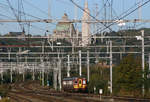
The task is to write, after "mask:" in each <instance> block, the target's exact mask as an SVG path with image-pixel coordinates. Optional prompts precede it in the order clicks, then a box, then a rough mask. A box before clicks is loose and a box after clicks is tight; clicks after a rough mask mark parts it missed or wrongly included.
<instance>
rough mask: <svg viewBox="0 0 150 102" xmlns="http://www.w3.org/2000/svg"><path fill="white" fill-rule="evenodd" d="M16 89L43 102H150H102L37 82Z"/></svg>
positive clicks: (120, 101) (116, 101)
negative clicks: (53, 88) (56, 89)
mask: <svg viewBox="0 0 150 102" xmlns="http://www.w3.org/2000/svg"><path fill="white" fill-rule="evenodd" d="M15 87H16V88H17V91H16V92H18V94H19V92H22V93H21V94H24V95H25V96H32V98H35V99H39V100H41V102H150V99H136V98H127V97H104V96H103V97H102V99H103V100H102V101H100V98H99V95H93V94H87V93H84V94H83V93H68V92H58V91H54V90H52V89H49V88H45V87H42V86H41V85H40V84H39V83H35V82H28V83H22V84H17V85H16V86H15ZM28 102H29V101H28Z"/></svg>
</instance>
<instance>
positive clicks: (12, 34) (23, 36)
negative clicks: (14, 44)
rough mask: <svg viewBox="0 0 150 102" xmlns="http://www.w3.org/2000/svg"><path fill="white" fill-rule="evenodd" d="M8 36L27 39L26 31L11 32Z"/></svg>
mask: <svg viewBox="0 0 150 102" xmlns="http://www.w3.org/2000/svg"><path fill="white" fill-rule="evenodd" d="M7 36H10V37H16V38H17V39H21V40H25V37H26V35H25V32H9V33H8V34H7Z"/></svg>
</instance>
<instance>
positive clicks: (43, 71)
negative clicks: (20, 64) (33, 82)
mask: <svg viewBox="0 0 150 102" xmlns="http://www.w3.org/2000/svg"><path fill="white" fill-rule="evenodd" d="M44 73H45V68H44V62H43V63H42V86H44V79H45V78H44Z"/></svg>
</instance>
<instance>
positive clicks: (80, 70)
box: [79, 50, 82, 77]
mask: <svg viewBox="0 0 150 102" xmlns="http://www.w3.org/2000/svg"><path fill="white" fill-rule="evenodd" d="M79 64H80V65H79V75H80V77H81V76H82V66H81V50H80V51H79Z"/></svg>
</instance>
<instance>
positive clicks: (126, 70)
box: [113, 55, 143, 96]
mask: <svg viewBox="0 0 150 102" xmlns="http://www.w3.org/2000/svg"><path fill="white" fill-rule="evenodd" d="M113 75H114V78H113V79H114V85H113V86H115V87H114V91H115V92H116V93H118V94H120V95H131V96H139V95H140V93H141V88H142V83H143V78H142V68H141V59H140V58H138V57H134V56H133V55H128V56H127V57H125V58H124V59H123V60H122V61H121V63H120V65H119V66H117V67H116V68H115V71H114V74H113Z"/></svg>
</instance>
